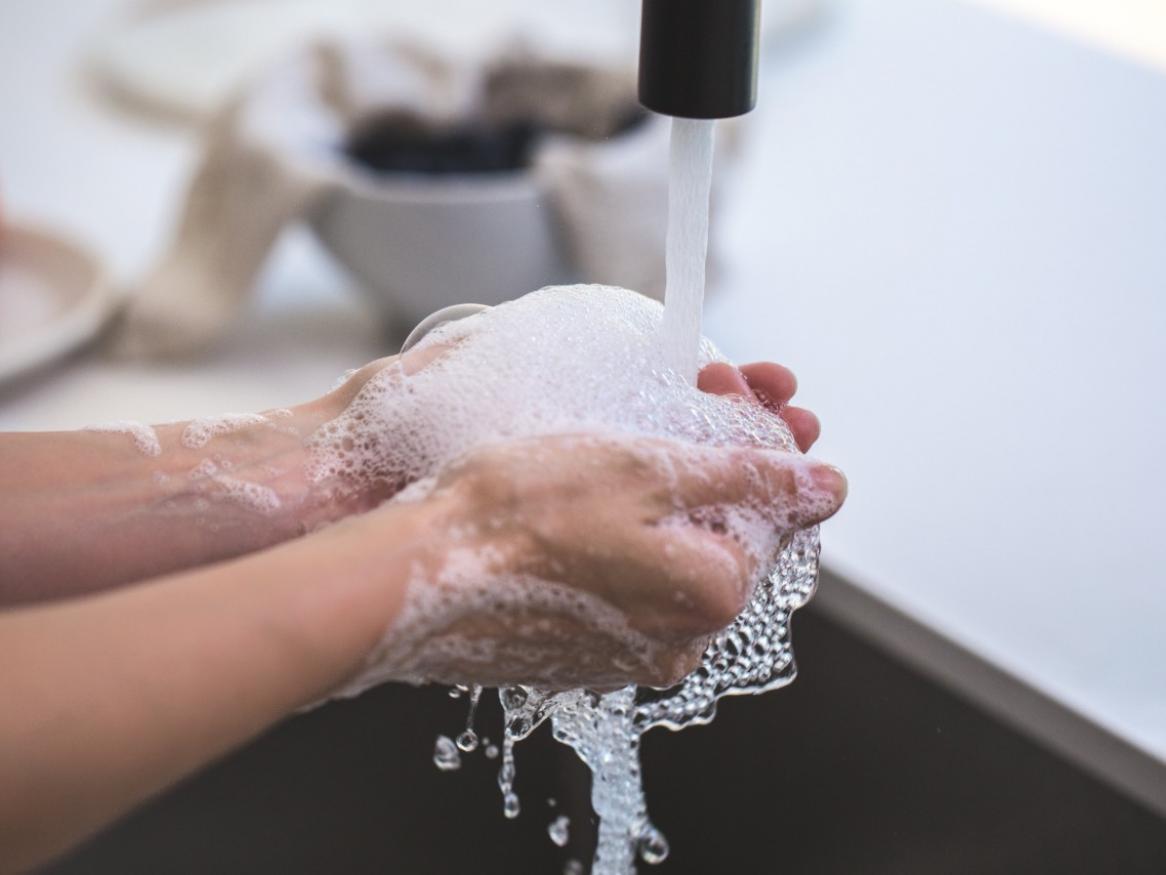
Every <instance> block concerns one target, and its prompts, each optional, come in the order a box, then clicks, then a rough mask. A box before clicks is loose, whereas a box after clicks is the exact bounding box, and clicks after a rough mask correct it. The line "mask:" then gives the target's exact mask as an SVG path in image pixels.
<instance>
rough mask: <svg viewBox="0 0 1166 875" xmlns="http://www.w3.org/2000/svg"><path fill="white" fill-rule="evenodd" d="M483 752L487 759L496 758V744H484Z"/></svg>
mask: <svg viewBox="0 0 1166 875" xmlns="http://www.w3.org/2000/svg"><path fill="white" fill-rule="evenodd" d="M485 754H486V759H488V760H496V759H498V745H496V744H488V745H486V750H485Z"/></svg>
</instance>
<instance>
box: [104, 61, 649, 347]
mask: <svg viewBox="0 0 1166 875" xmlns="http://www.w3.org/2000/svg"><path fill="white" fill-rule="evenodd" d="M634 106H635V88H634V77H633V76H632V74H631V71H629V70H610V69H599V68H593V67H585V66H581V65H578V64H571V63H563V62H556V61H549V60H545V59H540V58H538V57H536V56H534V55H532V54H530V53H529V52H526V51H524V50H522V49H520V48H513V47H512V48H509V49H507V50H506V51H504V52H500V53H497V54H496V56H495V57H494V58H493V59H488V60H486V61H482V62H475V63H458V62H456V61H454V60H452V59H449V58H443V57H438V56H436V55H434V54H432V53H430V52H427V51H424V50H422V49H420V48H418V47H416V46H409V45H393V46H388V47H385V46H378V45H373V44H353V43H346V44H339V43H329V44H321V45H317V46H314V47H312V48H310V49H307V50H305V51H304V52H302V53H300V54H298V55H296V56H295V57H292V58H290V59H288V60H287V61H285V62H284V63H282V64H280V65H278V66H277V67H275V68H274V69H273V70H271V71H270V72H269V73H268V74H267V75H265V76H264V77H262V78H261V79H259V80H258V81H256V82H255V83H253V85H252V86H251V87H249V88H246V89H244V91H243V93H242V94H240V95H239V96H237V98H236V99H235V100H234V101H233V102H232V103H231V104H230V105H229V106H227V107H226V108H224V110H223V111H222V112H221V113H220V114H219V116H218V117H217V118H215V119H214V120H213V122H212V123H211V124H210V125H209V126H208V129H207V131H206V136H205V145H204V153H203V157H202V161H201V165H200V167H199V168H198V170H197V172H196V173H195V175H194V178H193V180H192V182H191V184H190V189H189V192H188V195H187V200H186V204H185V207H184V209H183V212H182V216H181V218H180V221H179V223H178V227H177V231H176V234H175V236H174V239H173V241H172V243H171V245H170V247H169V249H168V251H167V252H166V253H165V254H164V255H163V257H162V258H161V259H160V261H159V263H158V264H157V266H156V267H155V268H154V269H153V270H152V271H151V272H150V273H149V274H148V275H147V276H146V277H145V279H144V280H143V282H142V283H141V284H140V286H139V287H138V288H137V289H136V290H135V293H134V294H133V296H132V297H131V300H130V302H129V304H128V305H127V308H126V311H125V314H124V318H123V319H122V320H121V322H120V324H119V326H118V328H117V330H116V331H115V332H114V333H113V334H112V336H111V341H110V343H111V348H112V350H113V351H114V352H115V353H116V354H120V355H124V356H131V357H173V356H183V355H187V354H190V353H194V352H198V351H200V350H202V349H204V348H206V347H207V346H209V345H211V344H213V342H214V341H216V340H217V339H218V338H219V337H221V336H222V335H223V334H224V333H225V332H226V331H227V330H228V329H229V328H230V326H231V325H232V324H233V322H234V321H235V320H236V319H237V317H238V316H239V313H240V311H241V309H242V307H243V305H244V304H245V302H246V299H247V295H248V293H249V291H250V289H251V288H252V286H253V285H254V282H255V279H256V277H257V275H258V273H259V271H260V269H261V267H262V266H263V263H264V261H265V260H266V258H267V256H268V254H269V252H270V250H271V248H272V246H273V244H274V243H275V241H276V239H277V238H278V236H279V234H280V232H281V230H282V229H283V228H284V227H285V226H287V225H288V224H289V223H290V222H293V221H295V220H297V219H299V218H301V217H303V216H305V215H306V214H307V213H308V212H309V211H310V210H311V209H312V207H313V205H314V204H316V203H318V202H319V201H320V200H321V198H323V197H324V196H325V195H327V194H328V193H329V192H331V191H333V190H335V189H336V188H337V187H339V186H343V185H345V184H346V182H347V180H349V179H350V170H349V169H348V168H346V166H345V165H344V162H343V159H342V158H341V157H340V152H341V146H342V144H343V143H344V141H345V138H346V135H347V132H349V131H351V130H352V129H353V128H354V126H356V125H359V124H363V123H366V122H367V121H369V120H370V119H372V118H374V117H376V116H378V115H379V114H384V113H393V114H397V115H408V116H412V117H414V118H415V119H418V120H421V121H422V122H424V123H426V124H429V125H433V126H435V127H439V126H440V125H442V124H448V123H451V122H455V121H463V122H464V121H466V120H470V119H482V120H486V121H494V122H497V121H503V122H504V121H506V120H508V119H512V118H528V119H532V120H534V121H538V122H542V123H544V124H546V125H547V126H548V127H551V128H553V129H554V130H556V131H557V132H559V133H556V134H554V135H552V136H549V137H547V138H545V139H544V140H543V141H542V142H541V144H540V146H539V147H538V149H537V152H536V155H535V158H534V166H533V172H534V173H535V174H536V175H537V179H538V180H539V181H540V184H542V185H543V186H545V188H546V190H547V192H548V194H549V196H550V200H551V203H552V204H553V205H554V207H555V210H556V212H557V213H558V217H557V218H558V221H559V225H560V226H561V229H562V231H563V234H564V238H565V239H564V244H565V248H566V250H567V253H568V256H569V258H570V259H571V260H572V262H573V264H574V266H575V267H576V268H577V269H578V271H579V273H580V275H581V276H582V277H583V278H584V279H586V280H587V281H590V282H607V283H612V284H618V285H624V286H628V287H631V288H637V289H639V290H640V291H643V292H645V293H647V294H652V295H655V296H660V295H662V293H663V256H662V253H663V239H664V222H665V217H666V215H667V179H666V164H667V159H666V156H667V145H666V144H667V125H666V124H665V123H664V122H663V120H661V119H652V120H650V121H649V122H648V123H646V124H645V125H642V126H641V128H640V129H638V131H639V133H637V134H635V135H629V136H624V137H614V138H611V139H608V140H603V139H600V138H603V137H605V136H606V135H607V134H609V133H610V132H611V131H612V130H613V128H614V127H615V126H616V125H617V124H618V122H619V121H620V120H622V119H623V118H626V114H627V112H628V110H629V109H630V108H632V107H634Z"/></svg>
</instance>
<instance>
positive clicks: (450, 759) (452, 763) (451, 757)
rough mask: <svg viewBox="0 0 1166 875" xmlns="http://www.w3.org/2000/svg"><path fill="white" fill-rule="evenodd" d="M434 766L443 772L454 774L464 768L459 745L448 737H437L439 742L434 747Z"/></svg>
mask: <svg viewBox="0 0 1166 875" xmlns="http://www.w3.org/2000/svg"><path fill="white" fill-rule="evenodd" d="M433 764H434V765H435V766H437V767H438V768H439V769H441V771H443V772H452V771H454V770H455V769H460V768H461V767H462V758H461V756H460V755H459V754H458V750H457V745H455V744H454V743H453V741H451V740H450V738H449V737H448V736H445V735H439V736H437V742H436V743H435V744H434V745H433Z"/></svg>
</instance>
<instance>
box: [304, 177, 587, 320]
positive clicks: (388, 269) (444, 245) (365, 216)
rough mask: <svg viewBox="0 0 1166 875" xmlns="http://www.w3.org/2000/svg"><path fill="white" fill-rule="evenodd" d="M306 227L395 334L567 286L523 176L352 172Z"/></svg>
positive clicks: (548, 228)
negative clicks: (436, 314) (455, 312)
mask: <svg viewBox="0 0 1166 875" xmlns="http://www.w3.org/2000/svg"><path fill="white" fill-rule="evenodd" d="M310 222H311V225H312V228H313V229H314V230H315V232H316V234H317V236H318V237H319V239H320V241H321V242H322V243H323V244H324V246H325V248H326V249H327V250H328V251H329V252H330V253H331V254H332V255H333V256H335V257H336V259H337V260H338V261H339V262H340V263H341V264H342V265H344V266H345V267H346V268H347V269H348V270H350V271H351V272H352V273H353V275H354V276H355V277H356V278H357V279H358V280H359V281H360V282H361V284H362V285H363V286H364V287H365V289H366V291H367V292H368V293H369V294H370V297H371V299H372V301H373V303H374V305H375V306H376V308H377V310H378V311H379V312H380V314H381V315H382V317H383V318H384V319H385V321H386V322H387V323H388V324H389V325H390V326H391V327H393V328H394V329H396V330H400V329H407V328H409V327H411V326H412V325H413V324H414V323H416V322H417V321H418V320H419V319H421V318H423V317H424V316H426V315H428V314H429V313H432V312H433V311H434V310H438V309H440V308H442V307H447V306H450V305H452V304H459V303H461V302H463V301H467V300H473V301H478V302H480V303H483V304H491V305H492V304H498V303H501V302H502V301H506V300H510V299H511V298H515V297H518V296H519V295H523V294H525V293H526V292H529V291H531V290H532V289H537V288H541V287H542V286H546V285H551V284H555V283H562V282H567V281H570V280H571V279H572V270H571V268H570V266H569V265H568V263H567V259H566V257H565V256H564V254H563V252H562V251H561V247H560V245H559V241H558V239H557V236H558V235H557V233H556V228H555V218H554V211H553V210H552V209H551V207H550V205H549V203H548V202H547V197H546V194H545V193H544V192H543V191H542V190H541V188H540V186H539V185H538V183H537V182H536V180H535V178H534V174H533V173H531V172H529V171H520V172H516V173H506V174H490V175H485V174H483V175H479V176H462V177H452V178H450V177H425V176H396V177H392V176H376V175H373V174H372V173H367V174H366V173H364V172H362V171H360V170H359V169H357V168H353V169H352V170H351V172H348V173H345V174H343V176H342V177H341V178H340V180H339V181H338V183H337V187H336V189H335V190H334V191H333V192H332V193H331V194H329V195H328V196H327V197H326V198H325V200H324V201H323V202H322V203H321V204H320V205H319V206H318V207H317V208H316V209H315V210H314V211H313V213H312V215H311V217H310Z"/></svg>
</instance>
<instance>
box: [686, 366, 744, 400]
mask: <svg viewBox="0 0 1166 875" xmlns="http://www.w3.org/2000/svg"><path fill="white" fill-rule="evenodd" d="M696 387H697V388H698V389H700V390H701V391H702V392H708V393H709V394H710V395H741V396H743V397H745V398H749V399H750V400H752V399H753V393H752V392H750V391H749V384H748V383H747V382H746V381H745V377H744V376H743V375H742V374H741V372H740V371H739V370H737V369H736V368H735V367H733V366H732V365H731V364H729V363H728V362H713V363H712V364H711V365H705V367H704V368H703V369H702V370H701V372H700V373H699V374H698V375H697V377H696Z"/></svg>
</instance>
